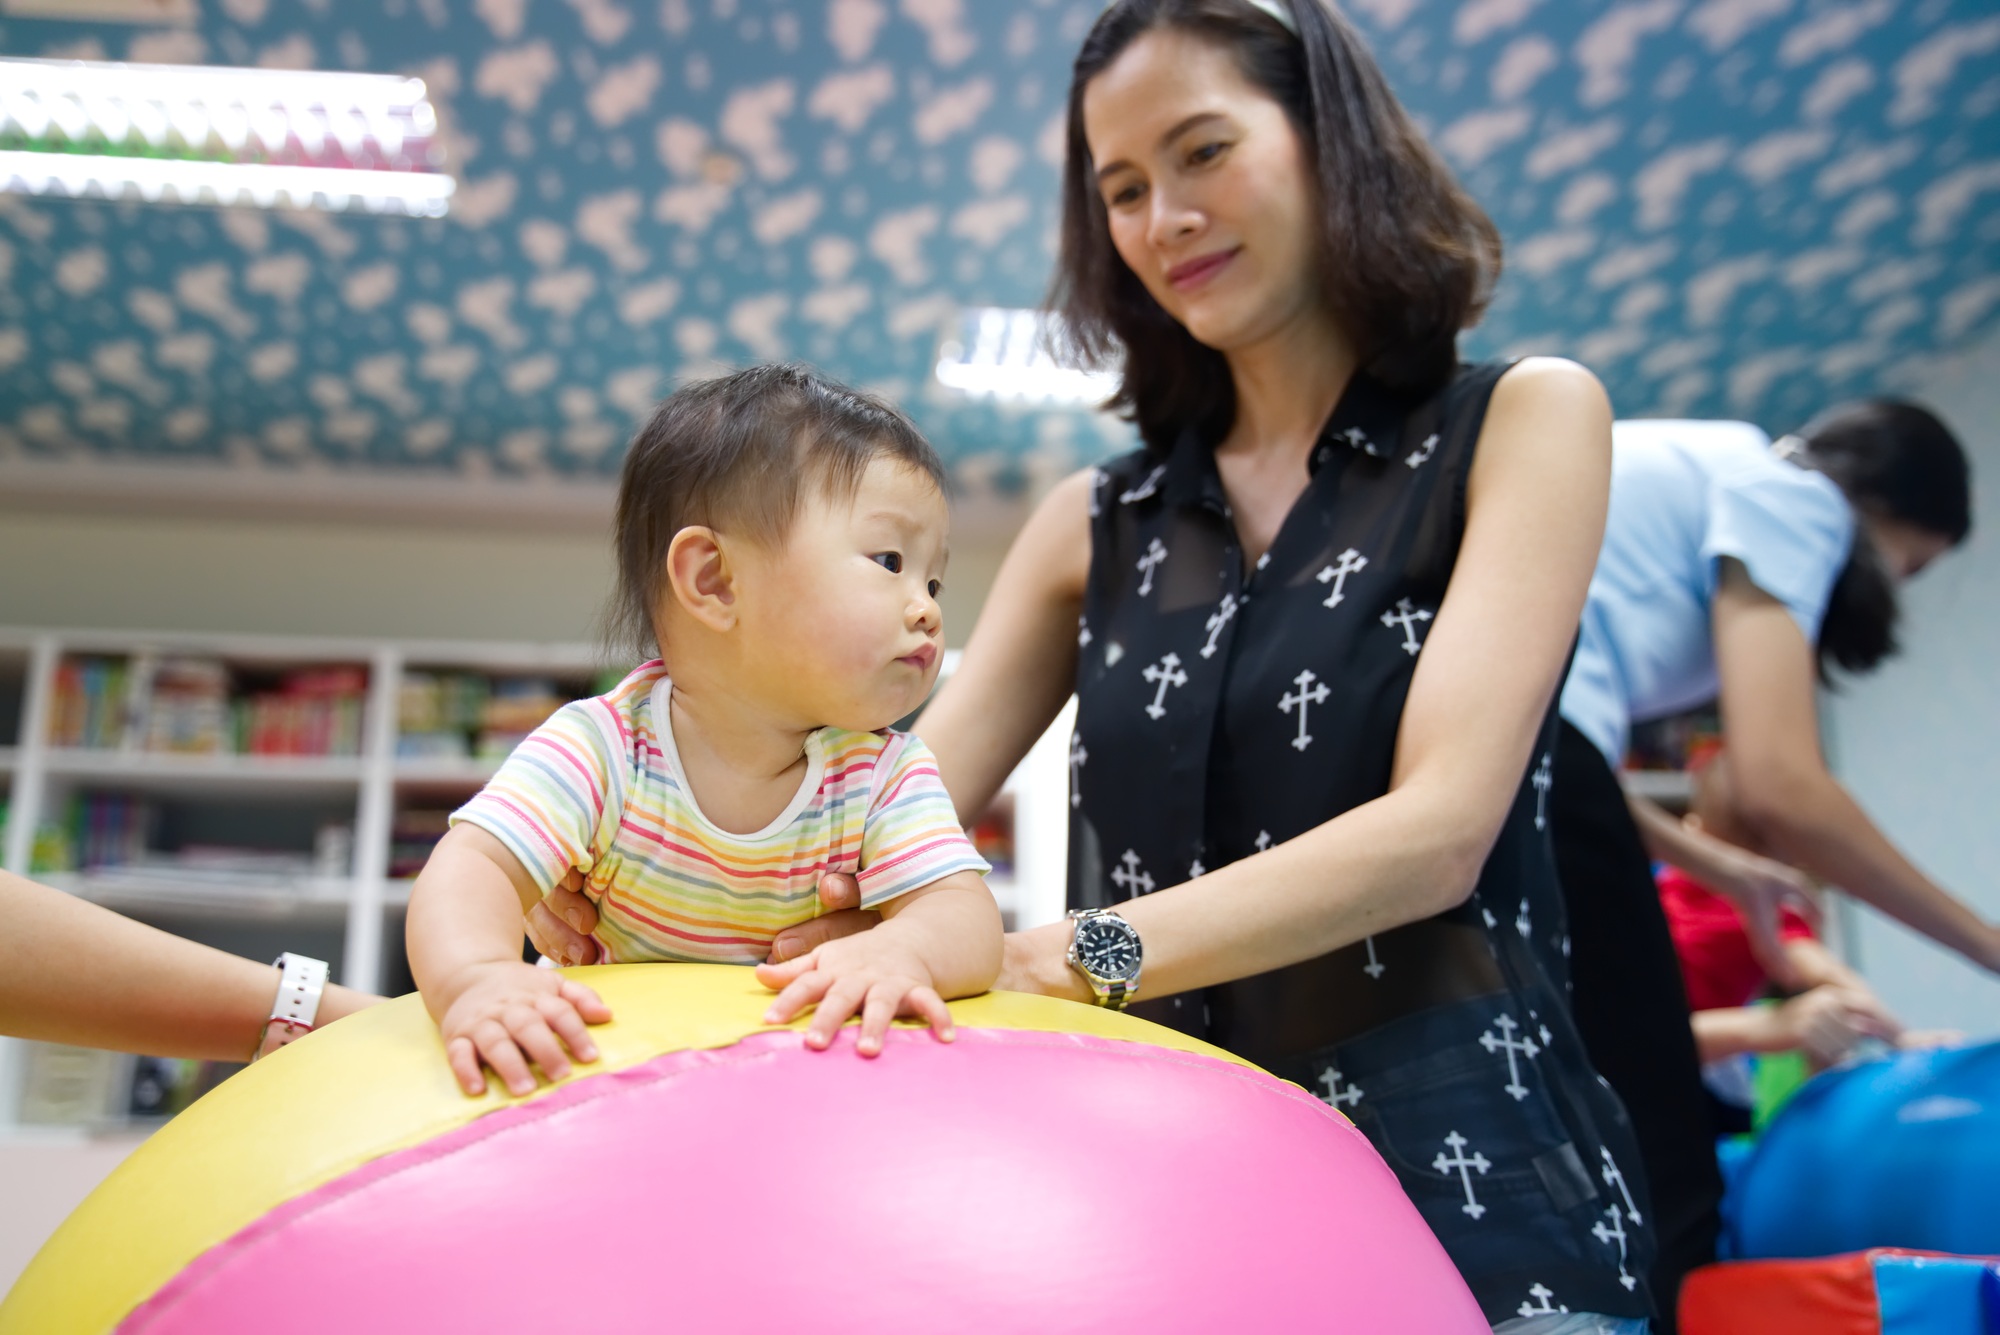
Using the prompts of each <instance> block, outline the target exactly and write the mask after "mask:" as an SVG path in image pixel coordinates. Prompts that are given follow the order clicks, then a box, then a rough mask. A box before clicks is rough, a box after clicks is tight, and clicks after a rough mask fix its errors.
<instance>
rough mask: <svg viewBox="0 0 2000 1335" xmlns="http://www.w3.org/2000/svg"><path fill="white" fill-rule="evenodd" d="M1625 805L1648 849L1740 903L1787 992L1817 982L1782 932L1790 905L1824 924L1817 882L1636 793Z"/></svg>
mask: <svg viewBox="0 0 2000 1335" xmlns="http://www.w3.org/2000/svg"><path fill="white" fill-rule="evenodd" d="M1625 804H1626V805H1627V806H1628V807H1630V808H1631V810H1632V819H1633V821H1634V822H1635V823H1636V824H1637V825H1638V827H1639V834H1640V836H1641V837H1642V838H1643V839H1644V840H1645V844H1646V852H1647V853H1648V854H1650V855H1651V856H1652V857H1653V858H1655V859H1657V860H1658V861H1661V862H1670V863H1672V864H1673V865H1674V866H1676V867H1679V868H1680V869H1681V870H1682V871H1684V872H1686V873H1687V874H1688V875H1690V876H1692V877H1694V879H1695V880H1697V881H1700V882H1701V883H1702V884H1703V885H1705V886H1708V887H1710V888H1711V889H1713V890H1715V891H1716V893H1718V894H1721V895H1724V896H1726V897H1728V899H1729V900H1730V902H1732V903H1733V904H1735V905H1736V908H1737V912H1738V915H1739V916H1740V917H1741V918H1742V919H1743V930H1744V933H1745V935H1747V936H1748V937H1749V938H1750V950H1751V953H1752V954H1754V955H1756V957H1757V962H1758V963H1759V964H1761V965H1763V966H1764V972H1765V973H1767V974H1769V975H1770V976H1771V977H1772V978H1773V979H1774V980H1776V982H1777V983H1778V985H1779V986H1780V987H1782V988H1784V989H1785V990H1786V991H1788V992H1798V991H1803V990H1804V989H1805V988H1807V987H1810V986H1811V985H1812V984H1811V983H1810V982H1809V981H1807V980H1806V979H1805V978H1804V977H1803V976H1802V975H1800V974H1799V973H1798V972H1797V971H1796V970H1795V969H1794V967H1793V960H1792V957H1791V956H1790V954H1788V953H1787V952H1786V950H1785V942H1784V939H1783V938H1782V937H1781V936H1780V935H1779V934H1778V923H1779V912H1778V911H1779V910H1780V909H1781V908H1783V907H1785V906H1787V905H1789V906H1790V907H1792V908H1793V909H1795V910H1797V911H1798V912H1799V913H1800V914H1801V915H1802V916H1804V917H1805V918H1806V919H1807V920H1808V921H1809V922H1811V923H1812V924H1813V925H1814V926H1815V927H1817V926H1818V925H1819V920H1820V911H1819V904H1818V902H1817V901H1816V900H1814V899H1813V897H1812V886H1811V884H1810V883H1809V882H1808V881H1807V880H1806V878H1805V877H1804V876H1803V875H1802V874H1800V872H1799V871H1798V870H1797V869H1796V868H1793V867H1787V866H1786V865H1785V864H1784V863H1782V862H1776V861H1773V860H1772V859H1770V858H1767V857H1760V856H1759V855H1757V854H1755V853H1752V852H1751V851H1750V850H1749V849H1747V848H1738V847H1737V846H1736V845H1734V844H1730V843H1725V842H1723V841H1722V840H1720V839H1717V838H1716V837H1715V836H1714V835H1712V834H1708V833H1706V832H1705V831H1703V830H1701V829H1699V828H1697V827H1694V826H1691V825H1689V824H1687V823H1685V822H1682V821H1679V820H1676V819H1675V818H1674V817H1673V816H1672V815H1670V814H1668V813H1667V812H1666V811H1665V810H1664V809H1662V808H1661V807H1660V806H1659V805H1658V804H1656V803H1654V802H1652V801H1649V800H1648V799H1646V798H1643V797H1640V796H1638V795H1636V794H1634V793H1629V792H1628V793H1626V794H1625Z"/></svg>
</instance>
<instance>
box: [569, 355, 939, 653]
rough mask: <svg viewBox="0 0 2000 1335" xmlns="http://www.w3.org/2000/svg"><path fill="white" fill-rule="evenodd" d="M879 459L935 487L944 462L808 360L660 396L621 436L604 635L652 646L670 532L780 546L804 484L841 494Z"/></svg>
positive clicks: (907, 426)
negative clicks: (708, 531)
mask: <svg viewBox="0 0 2000 1335" xmlns="http://www.w3.org/2000/svg"><path fill="white" fill-rule="evenodd" d="M878 458H889V459H894V460H896V461H897V462H899V463H902V464H905V465H907V466H909V467H911V468H914V469H916V470H917V471H918V472H920V473H922V474H924V475H925V476H926V477H928V478H930V480H931V481H932V482H933V483H935V484H936V486H937V488H938V490H939V491H943V490H944V488H945V473H944V464H943V462H942V461H941V460H939V458H938V455H937V451H936V450H934V449H932V448H931V444H930V442H929V441H927V440H925V439H924V437H923V433H922V432H920V431H918V430H917V428H916V425H915V424H914V423H912V422H911V421H910V419H909V418H907V417H905V416H904V415H903V414H902V413H901V412H899V411H898V410H897V409H895V408H893V407H891V406H890V405H889V404H887V403H885V402H883V401H882V400H881V399H878V398H875V397H874V396H873V395H870V394H864V393H862V392H861V391H859V390H855V389H850V388H848V387H847V386H846V385H843V384H840V383H839V382H838V381H835V380H833V379H830V378H829V377H827V376H824V375H822V374H820V373H819V372H818V371H815V370H813V369H812V368H810V367H806V366H795V365H780V366H753V367H751V368H750V369H748V370H746V371H738V372H736V373H735V374H733V375H726V376H720V377H717V378H716V379H713V380H700V381H696V382H695V383H693V384H690V385H687V386H685V387H684V388H682V389H679V390H677V391H675V392H674V393H673V394H671V395H669V396H667V398H666V399H664V400H662V401H661V403H660V406H659V407H657V408H655V409H654V410H653V415H652V417H651V418H650V419H648V420H647V422H646V425H644V426H643V427H641V428H639V433H638V434H637V435H636V436H634V437H633V438H632V444H631V447H630V448H629V449H628V450H627V451H626V454H625V467H624V471H623V473H622V475H621V476H620V478H619V480H618V515H617V521H616V528H615V529H614V532H613V536H612V546H613V549H614V550H615V551H616V553H617V556H618V586H617V588H616V590H615V591H614V592H613V594H612V599H611V603H610V605H609V606H608V607H607V608H606V609H605V618H604V622H605V626H604V629H605V640H606V641H607V643H608V644H609V645H610V646H612V647H613V648H615V649H617V650H621V651H624V650H629V651H634V652H637V653H640V654H642V655H643V654H647V653H649V652H651V651H652V649H653V647H654V644H655V632H654V628H653V611H654V609H655V608H656V607H657V606H658V605H659V598H660V592H661V587H662V580H663V578H664V571H665V565H666V559H667V548H668V547H669V546H670V545H671V544H672V543H673V540H674V535H675V534H676V533H678V532H680V531H681V530H682V529H684V528H688V527H690V526H693V525H701V526H704V527H707V528H712V529H714V530H716V531H717V532H718V533H740V534H743V535H745V536H747V537H749V538H751V539H752V540H753V541H756V542H759V543H762V544H765V545H768V546H772V547H782V546H783V545H784V542H785V538H786V536H787V535H788V534H789V533H790V531H791V526H792V522H793V520H795V519H796V518H797V517H798V513H799V508H800V506H801V505H803V504H804V502H805V500H806V497H807V494H808V492H810V493H811V494H813V495H815V496H818V497H823V498H826V499H830V500H835V501H845V500H852V499H853V497H854V494H855V492H856V490H857V489H858V488H859V487H860V486H861V478H862V475H863V474H864V473H865V472H866V471H867V469H868V465H869V464H870V463H871V462H873V461H874V460H876V459H878Z"/></svg>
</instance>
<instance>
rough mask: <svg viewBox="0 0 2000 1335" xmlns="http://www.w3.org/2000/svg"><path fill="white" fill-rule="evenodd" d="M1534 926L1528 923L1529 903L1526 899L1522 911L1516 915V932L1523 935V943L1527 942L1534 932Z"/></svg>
mask: <svg viewBox="0 0 2000 1335" xmlns="http://www.w3.org/2000/svg"><path fill="white" fill-rule="evenodd" d="M1534 926H1535V925H1534V924H1533V923H1532V922H1529V921H1528V901H1527V900H1525V899H1524V900H1522V901H1521V911H1520V912H1519V913H1516V914H1515V915H1514V930H1515V931H1517V932H1519V933H1520V934H1521V939H1522V940H1523V941H1526V940H1527V939H1528V934H1529V933H1530V932H1531V931H1533V930H1534Z"/></svg>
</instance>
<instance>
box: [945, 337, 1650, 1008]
mask: <svg viewBox="0 0 2000 1335" xmlns="http://www.w3.org/2000/svg"><path fill="white" fill-rule="evenodd" d="M1610 471H1611V405H1610V403H1609V401H1608V400H1607V399H1606V397H1605V394H1604V390H1603V388H1602V387H1601V386H1600V385H1599V384H1598V383H1597V380H1596V379H1595V377H1593V376H1592V375H1591V374H1590V373H1589V372H1588V371H1585V370H1584V369H1583V368H1582V367H1579V366H1577V365H1575V364H1573V363H1570V362H1563V361H1557V360H1552V359H1543V358H1537V359H1533V360H1530V361H1526V362H1523V363H1522V364H1520V365H1519V366H1517V367H1515V368H1514V369H1513V370H1511V371H1509V372H1508V373H1507V374H1506V375H1504V376H1503V377H1501V380H1500V382H1499V384H1498V385H1497V386H1495V388H1494V391H1493V398H1492V402H1491V405H1490V407H1489V409H1488V412H1487V416H1486V424H1485V427H1484V429H1483V431H1482V432H1481V434H1480V441H1479V451H1478V456H1477V458H1476V459H1475V461H1474V463H1473V468H1472V476H1471V482H1470V488H1469V491H1468V498H1467V509H1468V515H1467V519H1466V531H1465V540H1464V544H1463V546H1462V548H1461V550H1460V553H1459V558H1458V563H1457V565H1456V567H1455V568H1454V570H1453V572H1452V578H1451V585H1450V588H1449V589H1448V591H1447V592H1446V595H1445V599H1444V603H1443V605H1442V606H1441V607H1440V608H1439V609H1438V614H1437V619H1436V621H1435V622H1434V623H1433V629H1432V631H1431V635H1430V638H1429V640H1428V642H1427V643H1426V644H1425V645H1424V651H1423V655H1422V657H1421V658H1420V659H1419V660H1418V662H1417V669H1416V676H1415V679H1414V680H1413V681H1412V682H1411V685H1410V692H1409V697H1408V700H1407V702H1406V704H1405V706H1404V711H1403V718H1402V723H1401V727H1400V729H1399V732H1398V734H1397V745H1396V759H1395V765H1394V769H1393V771H1392V774H1391V778H1390V786H1389V791H1388V792H1387V793H1386V794H1385V795H1384V796H1382V797H1380V798H1378V799H1376V800H1375V801H1372V802H1369V803H1366V804H1365V805H1363V806H1360V807H1356V808H1355V809H1353V810H1352V811H1349V812H1347V813H1345V814H1343V815H1341V816H1339V817H1336V818H1335V819H1333V820H1331V821H1328V822H1327V823H1326V824H1324V825H1321V826H1319V827H1317V828H1315V829H1313V830H1310V831H1308V832H1306V833H1305V834H1303V835H1300V836H1299V837H1298V838H1296V839H1292V840H1289V841H1287V842H1285V843H1283V844H1279V845H1277V846H1275V847H1273V848H1272V849H1270V850H1269V851H1268V852H1264V853H1260V854H1257V855H1255V856H1253V857H1249V858H1246V859H1244V860H1242V861H1240V862H1236V863H1232V864H1231V865H1229V866H1227V867H1224V868H1221V869H1220V870H1217V871H1214V872H1210V873H1209V874H1208V875H1206V876H1204V877H1202V878H1201V879H1200V880H1198V881H1190V882H1187V883H1186V884H1183V885H1179V886H1175V887H1173V888H1171V889H1167V890H1162V891H1159V892H1157V893H1155V894H1151V895H1147V896H1146V897H1144V898H1143V899H1139V900H1135V901H1133V902H1131V903H1129V904H1125V905H1123V906H1121V908H1120V912H1121V913H1123V914H1124V915H1125V916H1126V917H1127V918H1128V919H1129V920H1130V921H1131V922H1132V924H1133V925H1134V926H1136V927H1137V928H1138V929H1139V932H1140V935H1141V937H1142V938H1143V939H1144V941H1145V949H1146V966H1145V974H1144V985H1145V991H1146V992H1147V993H1148V994H1152V995H1165V994H1170V993H1174V992H1182V991H1186V990H1187V989H1189V988H1195V987H1203V986H1207V985H1209V984H1213V983H1219V982H1224V981H1227V980H1230V979H1235V978H1244V977H1248V976H1250V975H1252V974H1258V973H1263V972H1265V971H1267V970H1270V969H1275V968H1280V967H1282V966H1284V965H1287V964H1294V963H1297V962H1298V961H1300V960H1306V959H1312V958H1314V957H1316V956H1319V955H1323V954H1325V953H1327V952H1328V951H1331V950H1334V949H1337V948H1339V947H1341V946H1345V945H1350V944H1352V943H1353V942H1356V941H1359V940H1360V939H1362V938H1363V937H1365V936H1369V935H1372V934H1374V933H1377V932H1382V931H1386V930H1387V929H1389V928H1391V927H1397V926H1401V925H1402V924H1404V923H1409V922H1415V921H1417V920H1419V919H1422V918H1426V917H1430V916H1432V915H1434V914H1436V913H1439V912H1441V911H1443V910H1445V909H1448V908H1451V907H1453V906H1454V905H1457V904H1459V903H1462V902H1463V901H1464V900H1465V898H1466V896H1467V895H1469V894H1470V893H1471V892H1472V888H1473V886H1474V885H1475V884H1476V883H1477V880H1478V877H1479V873H1480V871H1481V869H1482V868H1483V867H1484V865H1485V861H1486V856H1487V854H1488V852H1489V851H1490V850H1491V848H1492V845H1493V840H1494V839H1495V838H1496V837H1498V834H1499V831H1500V826H1501V824H1502V822H1503V821H1504V820H1505V819H1506V814H1507V811H1508V809H1509V807H1510V806H1511V805H1512V803H1513V801H1514V798H1515V795H1516V793H1517V792H1518V790H1519V788H1520V784H1521V778H1522V775H1523V774H1525V773H1526V772H1527V766H1528V760H1529V752H1530V749H1531V747H1532V746H1533V744H1534V741H1535V737H1536V734H1537V732H1538V730H1539V729H1540V727H1541V725H1542V721H1543V718H1544V717H1545V715H1546V712H1547V709H1548V704H1549V700H1550V699H1551V698H1552V697H1553V695H1554V693H1555V689H1556V686H1557V684H1558V683H1559V681H1560V679H1561V676H1562V672H1563V666H1564V663H1565V662H1566V660H1567V657H1568V654H1569V649H1570V644H1571V641H1572V640H1573V639H1574V637H1575V634H1576V626H1577V622H1578V619H1579V617H1580V616H1581V615H1582V611H1583V602H1584V595H1585V592H1586V590H1587V589H1588V587H1589V583H1590V574H1591V570H1592V568H1593V567H1594V566H1595V564H1596V561H1597V549H1598V544H1599V543H1600V542H1601V541H1602V538H1603V529H1604V513H1605V506H1606V501H1607V497H1608V495H1609V491H1610ZM1024 651H1025V646H1024ZM1030 652H1031V651H1030ZM968 658H970V654H968ZM934 745H935V744H934ZM1069 934H1070V928H1069V925H1068V924H1066V923H1059V924H1054V925H1052V926H1051V927H1046V928H1038V929H1035V930H1034V931H1031V932H1024V933H1016V934H1015V935H1014V936H1011V937H1009V938H1008V960H1007V966H1006V968H1005V969H1004V970H1003V973H1002V977H1001V984H1000V985H1001V986H1003V987H1027V988H1032V989H1033V990H1037V991H1044V992H1051V993H1054V994H1056V995H1062V996H1071V997H1075V998H1077V999H1078V1000H1084V999H1086V998H1087V996H1088V992H1087V989H1086V988H1084V987H1083V985H1082V982H1081V980H1080V979H1079V978H1078V977H1077V976H1076V975H1075V973H1074V971H1072V970H1071V969H1070V968H1069V967H1068V965H1067V964H1066V962H1065V960H1064V955H1065V953H1066V950H1067V947H1068V943H1069Z"/></svg>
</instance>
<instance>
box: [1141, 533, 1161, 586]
mask: <svg viewBox="0 0 2000 1335" xmlns="http://www.w3.org/2000/svg"><path fill="white" fill-rule="evenodd" d="M1166 559H1167V545H1166V544H1165V543H1163V542H1161V541H1160V540H1159V539H1158V538H1154V539H1153V540H1152V541H1151V542H1149V543H1147V544H1146V554H1145V555H1144V556H1142V557H1140V558H1139V565H1138V569H1139V570H1140V571H1142V572H1143V573H1144V574H1145V576H1146V578H1144V579H1142V580H1140V581H1139V596H1140V597H1141V598H1144V597H1145V596H1146V595H1147V594H1149V593H1151V592H1152V591H1153V571H1154V570H1155V569H1157V568H1158V566H1159V564H1160V562H1162V561H1164V560H1166Z"/></svg>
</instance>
